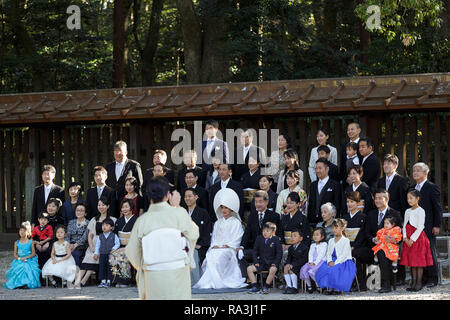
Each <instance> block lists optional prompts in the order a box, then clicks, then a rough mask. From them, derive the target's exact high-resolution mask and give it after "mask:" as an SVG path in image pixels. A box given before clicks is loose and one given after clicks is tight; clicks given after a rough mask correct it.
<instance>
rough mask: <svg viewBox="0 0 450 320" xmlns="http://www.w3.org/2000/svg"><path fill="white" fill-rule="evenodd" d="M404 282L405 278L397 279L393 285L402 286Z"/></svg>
mask: <svg viewBox="0 0 450 320" xmlns="http://www.w3.org/2000/svg"><path fill="white" fill-rule="evenodd" d="M405 284H406V281H405V280H397V282H396V283H395V285H396V286H397V287H399V286H404V285H405Z"/></svg>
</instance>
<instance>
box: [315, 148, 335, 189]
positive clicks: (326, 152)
mask: <svg viewBox="0 0 450 320" xmlns="http://www.w3.org/2000/svg"><path fill="white" fill-rule="evenodd" d="M330 153H331V150H330V148H329V147H328V146H319V147H318V148H317V155H318V157H319V158H325V159H327V160H328V158H329V157H330ZM328 167H329V168H330V170H329V171H328V176H329V177H330V179H331V180H335V181H338V182H339V168H338V166H337V165H335V164H334V163H332V162H330V161H329V160H328Z"/></svg>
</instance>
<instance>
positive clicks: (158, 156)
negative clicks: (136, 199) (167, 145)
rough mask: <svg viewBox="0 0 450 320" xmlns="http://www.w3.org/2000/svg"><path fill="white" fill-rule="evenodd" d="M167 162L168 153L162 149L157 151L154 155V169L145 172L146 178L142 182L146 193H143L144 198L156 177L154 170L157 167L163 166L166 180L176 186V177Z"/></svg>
mask: <svg viewBox="0 0 450 320" xmlns="http://www.w3.org/2000/svg"><path fill="white" fill-rule="evenodd" d="M166 161H167V153H166V152H165V151H164V150H162V149H157V150H155V153H154V154H153V167H151V168H149V169H147V170H145V172H144V178H143V182H142V190H144V191H143V192H142V196H145V195H144V193H145V189H146V187H147V184H148V183H149V182H150V180H151V179H152V178H153V177H154V176H155V174H154V172H153V170H154V168H155V166H156V165H161V166H162V167H163V168H164V170H165V178H166V179H167V180H168V182H169V183H170V184H172V185H173V186H174V185H175V176H174V173H173V170H172V169H170V168H168V167H167V166H166Z"/></svg>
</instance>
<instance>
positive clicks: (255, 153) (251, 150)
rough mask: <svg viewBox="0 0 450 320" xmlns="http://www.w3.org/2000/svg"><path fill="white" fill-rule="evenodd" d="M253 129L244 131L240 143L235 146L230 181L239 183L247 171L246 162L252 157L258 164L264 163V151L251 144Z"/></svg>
mask: <svg viewBox="0 0 450 320" xmlns="http://www.w3.org/2000/svg"><path fill="white" fill-rule="evenodd" d="M253 131H255V130H254V129H244V130H243V131H242V133H241V136H240V143H238V144H237V145H236V148H235V150H234V155H233V176H232V179H233V180H235V181H238V182H240V181H241V177H242V175H243V174H244V173H245V172H247V171H248V160H249V157H252V158H253V159H255V160H256V161H257V162H259V163H263V164H265V163H266V160H265V155H264V150H263V149H262V148H260V147H258V146H255V145H254V144H253V135H254V132H253Z"/></svg>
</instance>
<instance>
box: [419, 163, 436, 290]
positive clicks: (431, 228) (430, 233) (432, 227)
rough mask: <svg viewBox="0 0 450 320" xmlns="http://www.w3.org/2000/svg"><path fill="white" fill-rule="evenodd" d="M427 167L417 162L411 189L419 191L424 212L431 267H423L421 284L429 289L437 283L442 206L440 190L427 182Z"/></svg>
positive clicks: (420, 203)
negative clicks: (431, 258) (437, 244)
mask: <svg viewBox="0 0 450 320" xmlns="http://www.w3.org/2000/svg"><path fill="white" fill-rule="evenodd" d="M428 172H430V169H429V167H428V166H427V165H426V164H425V163H423V162H418V163H416V164H415V165H414V166H413V179H414V181H415V182H416V183H415V184H414V185H413V186H412V188H414V189H416V190H419V192H420V200H419V206H420V207H421V208H423V210H425V229H424V231H425V234H426V235H427V237H428V239H429V240H430V248H431V256H432V257H433V265H432V266H430V267H425V268H424V270H423V271H424V272H423V282H424V283H427V282H428V285H427V287H429V288H431V287H434V286H436V285H437V283H438V268H437V254H436V236H437V235H438V234H439V231H440V228H441V224H442V204H441V190H440V189H439V187H438V186H437V185H435V184H434V183H432V182H430V181H428V180H427V176H428Z"/></svg>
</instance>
